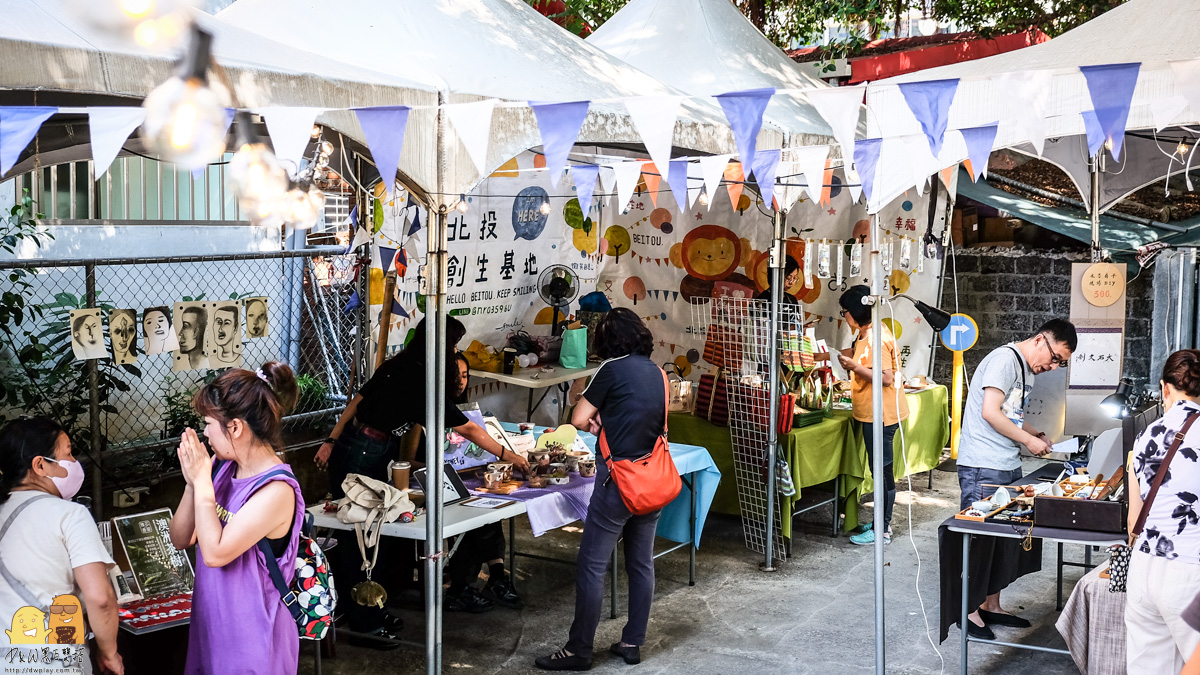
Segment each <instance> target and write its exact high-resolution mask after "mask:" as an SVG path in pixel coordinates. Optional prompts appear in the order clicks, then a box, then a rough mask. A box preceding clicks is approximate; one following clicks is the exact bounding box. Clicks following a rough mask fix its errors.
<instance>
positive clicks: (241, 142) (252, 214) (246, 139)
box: [229, 111, 288, 225]
mask: <svg viewBox="0 0 1200 675" xmlns="http://www.w3.org/2000/svg"><path fill="white" fill-rule="evenodd" d="M237 138H238V140H237V145H238V149H237V152H235V153H234V155H233V159H231V160H230V161H229V185H230V188H231V190H232V191H233V194H234V196H235V197H237V200H238V205H239V206H240V207H241V209H242V211H243V212H244V213H245V214H246V216H247V217H248V218H249V219H250V222H251V223H254V224H255V225H267V224H278V223H279V222H282V218H281V217H280V210H281V204H282V201H283V196H284V194H286V193H287V191H288V177H287V172H286V171H284V169H283V167H282V166H280V164H279V160H277V159H276V158H275V154H274V153H272V152H271V151H270V150H269V149H268V148H267V146H266V144H264V143H263V142H262V141H261V140H259V138H258V134H256V133H255V132H254V122H253V120H252V119H251V118H250V113H248V112H245V111H242V112H239V113H238V114H237Z"/></svg>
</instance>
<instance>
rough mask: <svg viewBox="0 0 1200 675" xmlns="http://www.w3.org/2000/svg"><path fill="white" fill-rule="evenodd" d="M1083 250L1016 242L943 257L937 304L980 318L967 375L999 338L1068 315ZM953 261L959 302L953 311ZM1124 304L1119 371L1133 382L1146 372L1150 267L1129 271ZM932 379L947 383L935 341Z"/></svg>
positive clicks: (1018, 336)
mask: <svg viewBox="0 0 1200 675" xmlns="http://www.w3.org/2000/svg"><path fill="white" fill-rule="evenodd" d="M1087 260H1088V256H1087V254H1086V253H1084V254H1077V253H1056V252H1050V251H1041V250H1038V251H1027V250H1021V249H1014V248H1002V247H997V248H978V249H977V248H972V249H959V250H957V251H956V252H955V256H954V258H953V259H952V260H947V263H946V281H945V285H944V287H943V289H942V305H941V306H942V308H943V309H945V310H946V311H948V312H954V311H958V312H961V313H963V314H967V315H970V316H971V318H973V319H975V321H976V323H978V324H979V342H978V343H976V345H975V347H974V348H973V349H971V350H969V351H968V352H967V353H966V355H965V361H966V367H967V374H968V376H970V374H971V373H973V372H975V367H976V366H977V365H979V361H980V360H981V359H983V357H984V356H986V355H987V354H988V352H990V351H991V350H993V349H995V348H996V347H999V346H1001V345H1003V344H1006V343H1008V342H1013V341H1019V340H1023V339H1025V338H1027V337H1030V336H1031V335H1033V333H1034V331H1036V330H1037V329H1038V327H1039V326H1041V325H1042V324H1043V323H1044V322H1046V321H1048V320H1049V319H1052V318H1056V317H1058V318H1064V319H1066V318H1069V316H1070V310H1071V295H1070V290H1071V265H1072V263H1076V262H1087ZM956 268H957V282H958V283H957V287H958V302H957V307H958V309H957V310H955V307H956V304H955V283H954V281H955V278H956V275H955V273H954V272H955V269H956ZM1127 274H1128V277H1129V278H1130V281H1129V284H1128V288H1127V289H1126V294H1127V297H1126V309H1125V316H1126V319H1125V363H1124V376H1125V377H1128V378H1131V379H1132V380H1133V382H1134V384H1135V385H1137V386H1140V385H1141V384H1143V383H1145V382H1147V381H1149V378H1150V373H1149V369H1150V313H1151V306H1152V303H1153V295H1152V292H1151V291H1152V283H1151V280H1152V278H1153V274H1152V273H1151V272H1150V271H1147V272H1145V273H1144V274H1141V275H1140V276H1138V277H1137V278H1133V277H1134V275H1136V274H1137V267H1136V266H1132V267H1131V268H1130V269H1129V270H1128V272H1127ZM936 358H937V362H936V364H935V368H934V379H935V380H936V381H938V382H945V383H947V384H948V383H949V382H950V379H951V372H950V366H951V360H950V352H948V351H946V350H945V349H944V348H942V347H941V346H940V343H939V347H938V354H937V357H936Z"/></svg>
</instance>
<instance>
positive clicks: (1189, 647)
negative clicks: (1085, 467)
mask: <svg viewBox="0 0 1200 675" xmlns="http://www.w3.org/2000/svg"><path fill="white" fill-rule="evenodd" d="M1161 386H1162V399H1163V416H1162V419H1160V420H1158V421H1157V422H1155V423H1154V424H1152V425H1151V426H1150V428H1149V429H1147V430H1146V431H1145V432H1144V433H1142V434H1141V435H1140V436H1138V438H1137V441H1135V442H1134V447H1133V454H1132V456H1131V457H1130V473H1129V487H1128V490H1129V525H1130V529H1131V530H1132V529H1133V526H1134V523H1135V522H1136V521H1137V518H1138V514H1139V513H1140V512H1141V510H1142V504H1143V501H1144V500H1145V499H1146V497H1147V495H1149V493H1150V486H1151V483H1152V482H1153V481H1154V476H1155V474H1156V473H1157V472H1158V470H1159V467H1160V466H1162V463H1163V460H1164V459H1165V458H1166V455H1167V450H1168V449H1169V448H1170V447H1171V443H1172V441H1173V440H1174V439H1175V435H1176V433H1178V432H1179V431H1180V430H1181V429H1183V427H1184V425H1185V424H1186V423H1187V421H1188V419H1190V418H1191V417H1193V416H1195V415H1200V403H1198V401H1200V351H1197V350H1194V349H1183V350H1180V351H1177V352H1175V353H1174V354H1172V355H1171V356H1170V357H1169V358H1167V362H1166V364H1165V365H1164V366H1163V375H1162V382H1161ZM1197 422H1198V423H1197V424H1195V425H1193V426H1192V427H1191V428H1190V429H1189V430H1188V432H1187V434H1186V435H1185V437H1184V439H1183V441H1182V442H1181V443H1180V445H1179V450H1178V451H1177V452H1176V453H1175V456H1174V458H1173V459H1172V460H1171V463H1170V465H1169V466H1168V467H1167V474H1166V476H1165V477H1164V479H1163V482H1162V486H1161V487H1160V488H1159V490H1158V494H1157V496H1155V498H1154V502H1153V503H1152V504H1151V507H1150V512H1149V514H1148V515H1147V517H1146V524H1145V527H1144V529H1143V530H1142V534H1141V535H1140V536H1139V537H1138V539H1137V541H1136V542H1134V550H1133V555H1132V558H1131V559H1130V561H1129V580H1128V582H1127V584H1126V588H1127V590H1128V593H1127V594H1126V605H1125V627H1126V644H1127V658H1128V672H1129V675H1140V674H1143V673H1144V674H1145V675H1163V674H1165V673H1178V672H1179V671H1180V669H1181V668H1183V665H1184V660H1185V659H1186V658H1187V657H1188V656H1190V655H1191V654H1192V652H1193V651H1194V650H1195V649H1196V647H1197V645H1198V644H1200V633H1198V632H1196V631H1195V630H1193V629H1192V628H1191V627H1190V626H1188V625H1187V622H1186V621H1185V620H1184V619H1183V617H1182V614H1183V611H1184V609H1185V608H1186V607H1187V605H1188V603H1190V602H1191V601H1192V599H1193V598H1195V597H1196V595H1197V593H1200V504H1198V503H1197V498H1198V497H1200V420H1197Z"/></svg>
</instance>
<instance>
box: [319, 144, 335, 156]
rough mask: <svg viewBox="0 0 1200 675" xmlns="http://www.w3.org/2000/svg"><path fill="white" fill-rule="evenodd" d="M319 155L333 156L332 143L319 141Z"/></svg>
mask: <svg viewBox="0 0 1200 675" xmlns="http://www.w3.org/2000/svg"><path fill="white" fill-rule="evenodd" d="M321 154H322V155H325V156H326V157H328V156H330V155H332V154H333V143H330V142H329V141H321Z"/></svg>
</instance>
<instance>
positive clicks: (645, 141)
mask: <svg viewBox="0 0 1200 675" xmlns="http://www.w3.org/2000/svg"><path fill="white" fill-rule="evenodd" d="M681 100H682V99H681V98H680V97H678V96H638V97H633V98H627V99H625V109H626V110H628V111H629V117H630V119H632V120H633V126H634V127H636V128H637V132H638V134H640V135H641V137H642V145H645V146H646V152H647V153H649V155H650V159H651V160H652V161H653V162H654V163H655V164H657V165H658V166H667V165H668V164H669V163H670V161H671V145H672V139H673V138H674V137H675V117H676V116H677V115H678V114H679V102H680V101H681Z"/></svg>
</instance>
